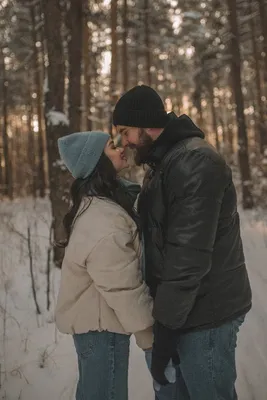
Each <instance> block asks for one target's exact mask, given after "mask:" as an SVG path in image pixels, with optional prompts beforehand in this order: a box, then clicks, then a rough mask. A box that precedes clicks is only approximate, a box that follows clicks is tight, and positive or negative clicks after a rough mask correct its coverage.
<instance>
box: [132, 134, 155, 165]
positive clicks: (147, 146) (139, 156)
mask: <svg viewBox="0 0 267 400" xmlns="http://www.w3.org/2000/svg"><path fill="white" fill-rule="evenodd" d="M139 139H140V143H139V144H138V145H133V144H132V145H130V146H129V147H130V148H131V149H132V150H133V152H134V161H135V164H136V165H138V166H140V165H142V164H145V163H146V162H147V157H148V154H149V153H150V150H151V147H152V145H153V139H152V138H151V137H150V136H149V135H148V134H147V133H146V131H145V129H143V128H139Z"/></svg>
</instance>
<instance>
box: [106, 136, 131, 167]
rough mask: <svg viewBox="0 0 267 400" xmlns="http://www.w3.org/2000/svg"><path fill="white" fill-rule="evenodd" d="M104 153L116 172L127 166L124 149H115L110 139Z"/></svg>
mask: <svg viewBox="0 0 267 400" xmlns="http://www.w3.org/2000/svg"><path fill="white" fill-rule="evenodd" d="M104 153H105V154H106V156H107V157H108V158H109V159H110V161H111V162H112V164H113V166H114V168H115V170H116V171H117V172H120V171H121V170H123V169H124V168H127V167H128V166H129V164H128V161H127V158H126V156H125V153H124V149H123V148H122V147H116V146H115V144H114V142H113V140H112V139H109V141H108V142H107V144H106V146H105V149H104Z"/></svg>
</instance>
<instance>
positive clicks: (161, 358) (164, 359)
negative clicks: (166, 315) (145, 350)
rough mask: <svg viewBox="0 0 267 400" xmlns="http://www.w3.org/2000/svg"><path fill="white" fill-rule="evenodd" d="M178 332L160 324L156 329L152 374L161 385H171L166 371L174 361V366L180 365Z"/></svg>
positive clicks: (156, 325) (156, 324)
mask: <svg viewBox="0 0 267 400" xmlns="http://www.w3.org/2000/svg"><path fill="white" fill-rule="evenodd" d="M177 343H178V332H177V331H174V330H172V329H169V328H167V327H165V326H163V325H161V324H160V323H159V322H156V323H155V327H154V344H153V349H152V365H151V374H152V377H153V379H154V380H155V381H156V382H158V383H159V384H160V385H162V386H165V385H167V384H168V383H169V381H168V380H167V378H166V376H165V369H166V367H167V365H168V364H169V361H170V360H171V359H172V361H173V363H174V364H176V365H177V364H179V362H180V360H179V355H178V353H177Z"/></svg>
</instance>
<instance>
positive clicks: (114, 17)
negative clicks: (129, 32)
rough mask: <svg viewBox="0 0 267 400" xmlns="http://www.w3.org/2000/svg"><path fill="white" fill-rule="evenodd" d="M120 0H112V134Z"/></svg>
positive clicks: (115, 93) (110, 125)
mask: <svg viewBox="0 0 267 400" xmlns="http://www.w3.org/2000/svg"><path fill="white" fill-rule="evenodd" d="M117 14H118V0H111V76H110V108H111V110H110V124H109V132H110V133H111V134H112V111H113V107H114V105H115V103H116V99H117V76H118V43H117V42H118V37H117V36H118V35H117Z"/></svg>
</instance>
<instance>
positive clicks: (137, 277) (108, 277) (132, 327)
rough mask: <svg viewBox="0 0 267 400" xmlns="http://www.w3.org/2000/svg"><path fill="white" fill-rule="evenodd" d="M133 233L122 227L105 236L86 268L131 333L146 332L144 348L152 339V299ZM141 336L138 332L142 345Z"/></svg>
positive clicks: (126, 329)
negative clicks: (135, 246)
mask: <svg viewBox="0 0 267 400" xmlns="http://www.w3.org/2000/svg"><path fill="white" fill-rule="evenodd" d="M132 236H133V234H132V233H131V232H128V231H126V230H122V229H119V230H116V231H114V232H113V233H111V234H109V235H107V236H106V237H104V238H103V239H102V240H101V241H99V242H98V244H97V245H96V246H95V247H94V249H93V250H92V251H91V253H90V255H89V257H88V259H87V270H88V273H89V274H90V276H91V278H92V279H93V281H94V284H95V286H96V289H97V290H98V291H99V292H100V293H101V295H102V296H103V297H104V298H105V300H106V302H107V304H108V305H109V307H110V308H112V309H113V310H114V312H115V313H116V316H117V318H118V320H119V321H120V323H121V325H122V326H123V328H124V330H125V331H126V332H128V333H136V332H140V331H145V332H144V334H143V339H144V341H145V342H146V344H144V345H143V347H144V348H145V347H146V345H147V343H148V342H149V346H151V341H152V331H150V340H149V341H148V335H149V334H148V330H147V328H149V327H151V326H152V325H153V318H152V299H151V297H150V295H149V290H148V288H147V286H146V284H145V283H144V282H143V279H142V273H141V270H140V266H139V257H138V254H137V253H136V251H135V250H134V248H133V237H132ZM141 336H142V334H141V335H140V334H138V335H137V341H138V343H139V344H140V343H141V342H142V337H141ZM149 346H148V347H149ZM140 347H142V345H140Z"/></svg>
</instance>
